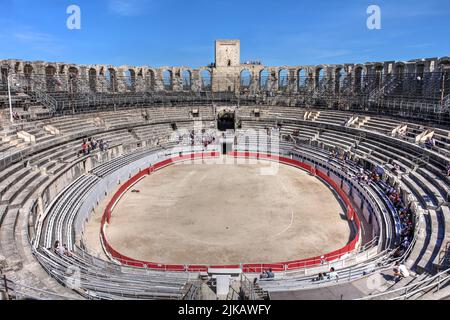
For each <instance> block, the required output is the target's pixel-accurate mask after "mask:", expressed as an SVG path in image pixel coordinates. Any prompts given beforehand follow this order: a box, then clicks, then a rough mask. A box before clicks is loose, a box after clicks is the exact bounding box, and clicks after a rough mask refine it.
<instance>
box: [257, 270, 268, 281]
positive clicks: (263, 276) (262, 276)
mask: <svg viewBox="0 0 450 320" xmlns="http://www.w3.org/2000/svg"><path fill="white" fill-rule="evenodd" d="M259 278H260V279H267V278H268V276H267V271H266V270H264V271H263V272H262V273H261V274H260V275H259Z"/></svg>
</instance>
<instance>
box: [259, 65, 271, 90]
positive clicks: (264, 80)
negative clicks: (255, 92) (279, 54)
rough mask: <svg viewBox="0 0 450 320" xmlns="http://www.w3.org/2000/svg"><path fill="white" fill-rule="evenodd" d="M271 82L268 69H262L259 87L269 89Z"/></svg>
mask: <svg viewBox="0 0 450 320" xmlns="http://www.w3.org/2000/svg"><path fill="white" fill-rule="evenodd" d="M269 83H270V72H269V70H267V69H262V70H261V71H260V72H259V89H260V90H268V87H269Z"/></svg>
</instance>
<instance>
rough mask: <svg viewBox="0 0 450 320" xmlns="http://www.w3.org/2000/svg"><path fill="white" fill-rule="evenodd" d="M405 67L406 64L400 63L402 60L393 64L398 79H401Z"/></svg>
mask: <svg viewBox="0 0 450 320" xmlns="http://www.w3.org/2000/svg"><path fill="white" fill-rule="evenodd" d="M405 69H406V66H405V64H404V63H402V62H398V63H396V64H395V66H394V74H395V76H396V77H397V78H399V79H403V77H404V76H405Z"/></svg>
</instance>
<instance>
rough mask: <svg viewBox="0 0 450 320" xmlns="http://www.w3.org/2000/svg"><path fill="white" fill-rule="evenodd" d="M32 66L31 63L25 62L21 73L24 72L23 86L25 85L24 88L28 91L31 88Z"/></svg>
mask: <svg viewBox="0 0 450 320" xmlns="http://www.w3.org/2000/svg"><path fill="white" fill-rule="evenodd" d="M33 72H34V69H33V66H32V65H31V64H25V66H24V67H23V74H24V78H25V86H26V90H27V91H29V90H31V88H32V84H31V81H32V77H33Z"/></svg>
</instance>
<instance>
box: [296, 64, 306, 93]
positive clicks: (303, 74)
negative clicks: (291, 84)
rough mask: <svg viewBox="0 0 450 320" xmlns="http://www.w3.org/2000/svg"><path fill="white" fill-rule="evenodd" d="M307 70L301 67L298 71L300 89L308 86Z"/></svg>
mask: <svg viewBox="0 0 450 320" xmlns="http://www.w3.org/2000/svg"><path fill="white" fill-rule="evenodd" d="M306 79H307V76H306V70H304V69H300V70H298V73H297V86H298V88H299V89H301V88H304V87H305V86H306Z"/></svg>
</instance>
